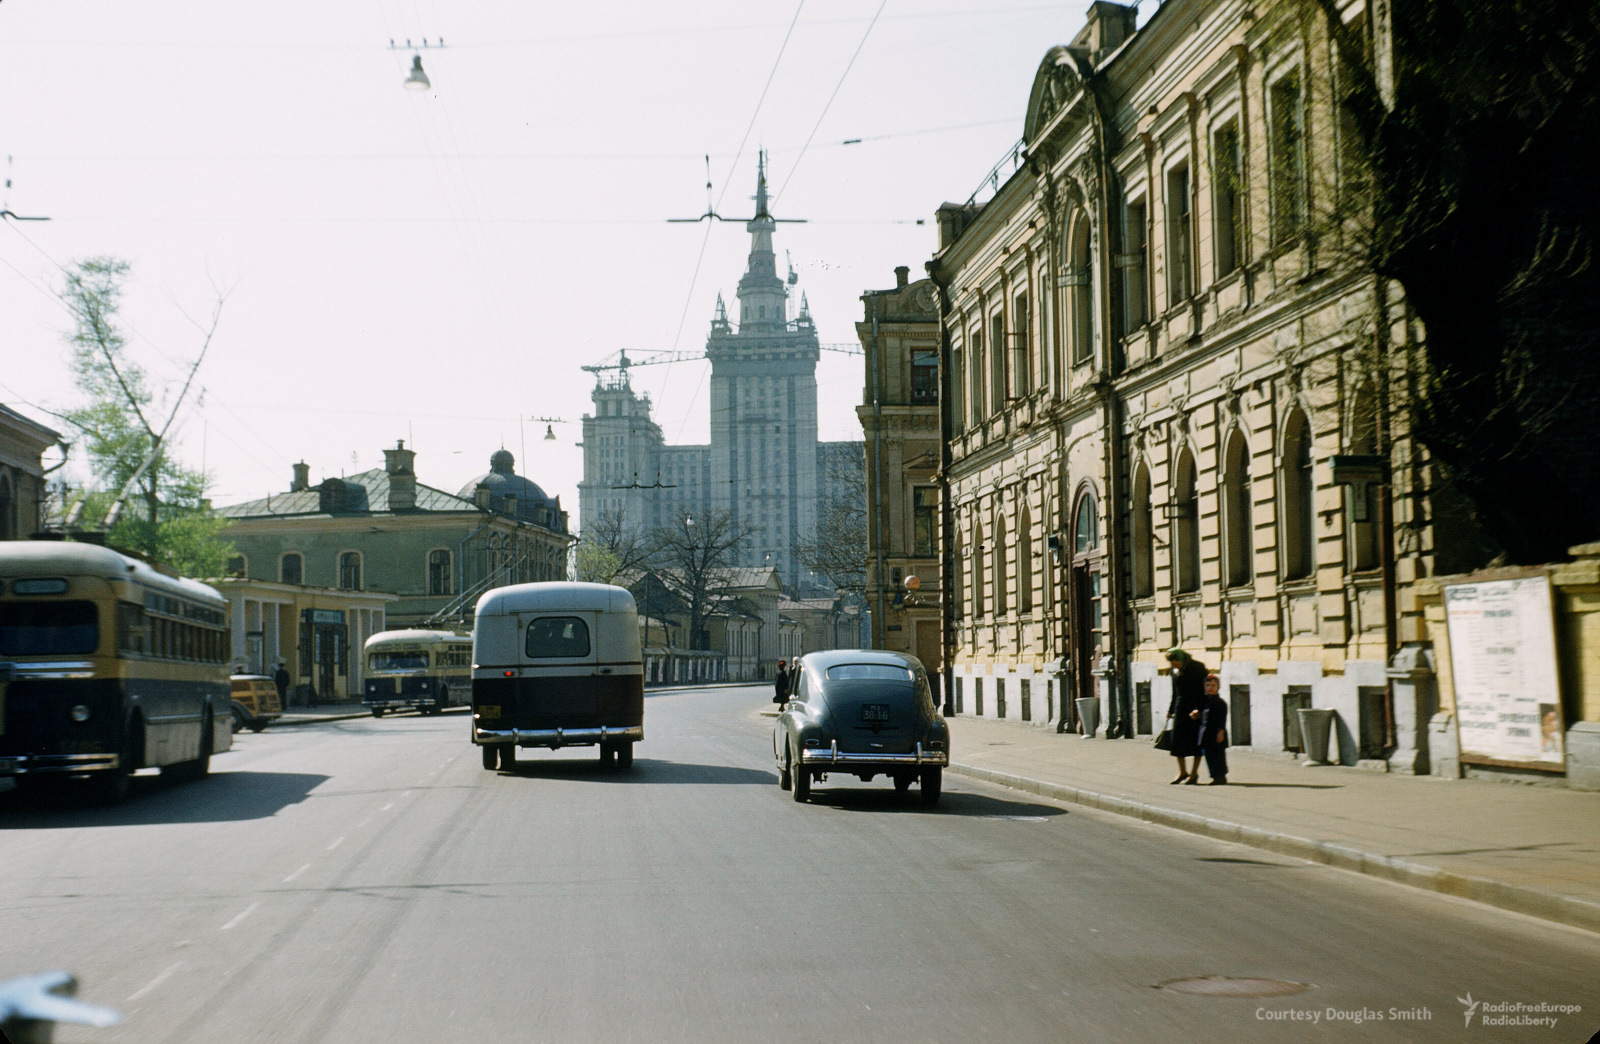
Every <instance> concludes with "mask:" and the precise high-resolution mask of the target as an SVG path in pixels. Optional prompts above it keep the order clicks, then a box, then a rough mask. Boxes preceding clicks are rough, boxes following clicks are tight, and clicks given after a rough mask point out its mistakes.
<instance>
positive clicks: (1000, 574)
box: [994, 518, 1007, 616]
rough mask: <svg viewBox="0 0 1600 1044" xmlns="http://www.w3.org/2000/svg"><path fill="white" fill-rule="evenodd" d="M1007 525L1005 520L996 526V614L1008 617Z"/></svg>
mask: <svg viewBox="0 0 1600 1044" xmlns="http://www.w3.org/2000/svg"><path fill="white" fill-rule="evenodd" d="M1006 564H1007V563H1006V523H1005V520H1004V519H1003V518H999V519H996V520H995V524H994V614H995V615H996V616H1004V615H1006Z"/></svg>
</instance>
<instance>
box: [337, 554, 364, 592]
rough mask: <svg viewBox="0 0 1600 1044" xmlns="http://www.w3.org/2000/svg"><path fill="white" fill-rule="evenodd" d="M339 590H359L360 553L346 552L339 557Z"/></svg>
mask: <svg viewBox="0 0 1600 1044" xmlns="http://www.w3.org/2000/svg"><path fill="white" fill-rule="evenodd" d="M339 589H340V590H342V591H359V590H361V554H360V552H358V551H346V552H345V553H344V554H342V555H340V556H339Z"/></svg>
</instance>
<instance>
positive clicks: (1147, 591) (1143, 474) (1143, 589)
mask: <svg viewBox="0 0 1600 1044" xmlns="http://www.w3.org/2000/svg"><path fill="white" fill-rule="evenodd" d="M1152 516H1153V512H1152V511H1151V507H1150V469H1149V468H1148V467H1146V466H1144V465H1143V464H1140V465H1139V470H1138V471H1137V472H1135V474H1134V476H1133V519H1132V522H1133V597H1135V598H1149V597H1150V596H1151V595H1153V594H1155V590H1156V585H1155V557H1156V541H1155V526H1154V525H1153V523H1154V521H1155V520H1154V518H1153V517H1152Z"/></svg>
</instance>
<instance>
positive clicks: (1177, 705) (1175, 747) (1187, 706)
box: [1167, 649, 1210, 784]
mask: <svg viewBox="0 0 1600 1044" xmlns="http://www.w3.org/2000/svg"><path fill="white" fill-rule="evenodd" d="M1167 662H1168V663H1169V664H1171V665H1172V702H1171V703H1170V704H1169V705H1168V706H1167V728H1169V729H1171V730H1172V735H1171V739H1172V747H1171V749H1170V753H1171V754H1172V756H1173V757H1175V758H1177V759H1178V778H1176V779H1174V780H1173V781H1172V782H1174V783H1191V784H1192V783H1198V782H1200V724H1201V719H1202V718H1203V717H1204V716H1205V710H1206V675H1207V674H1209V673H1210V672H1209V671H1207V670H1206V665H1205V664H1203V663H1201V662H1200V661H1199V660H1196V659H1195V658H1194V657H1193V656H1190V655H1189V654H1188V653H1186V652H1184V651H1183V650H1182V649H1168V650H1167Z"/></svg>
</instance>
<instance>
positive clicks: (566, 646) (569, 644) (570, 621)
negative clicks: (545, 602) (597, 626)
mask: <svg viewBox="0 0 1600 1044" xmlns="http://www.w3.org/2000/svg"><path fill="white" fill-rule="evenodd" d="M588 655H589V625H588V624H586V623H584V622H583V620H582V619H580V618H579V617H576V616H543V617H540V618H539V619H537V620H535V621H533V622H532V623H530V624H529V625H528V657H529V658H530V659H535V660H538V659H556V658H559V657H568V656H588Z"/></svg>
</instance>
